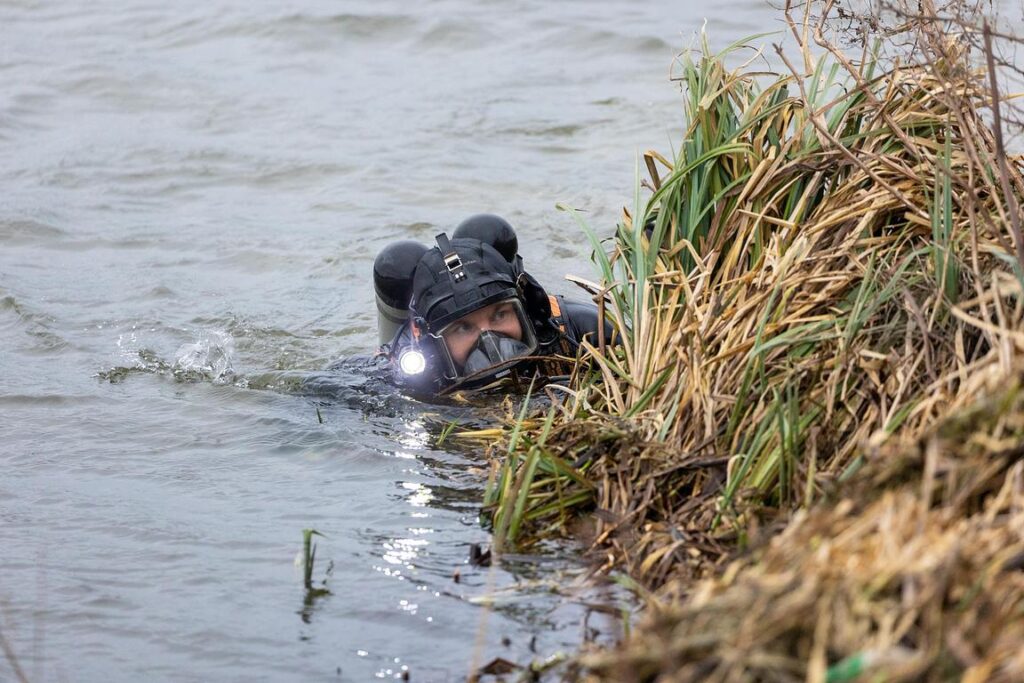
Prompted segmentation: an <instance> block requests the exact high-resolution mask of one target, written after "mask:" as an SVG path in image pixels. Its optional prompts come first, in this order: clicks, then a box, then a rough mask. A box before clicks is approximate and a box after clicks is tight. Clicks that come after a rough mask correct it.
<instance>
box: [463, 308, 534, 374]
mask: <svg viewBox="0 0 1024 683" xmlns="http://www.w3.org/2000/svg"><path fill="white" fill-rule="evenodd" d="M488 330H491V331H493V332H497V333H498V334H503V335H505V336H506V337H510V338H512V339H516V340H518V341H522V339H523V327H522V325H520V324H519V316H518V315H516V307H515V304H514V303H512V302H511V301H499V302H498V303H496V304H491V305H490V306H485V307H483V308H481V309H479V310H476V311H473V312H472V313H469V314H467V315H464V316H462V317H461V318H459V319H458V320H456V321H455V322H453V323H452V324H451V325H449V326H448V327H447V328H445V331H444V342H445V345H446V346H447V347H448V352H449V353H450V354H451V356H452V360H453V361H455V362H456V363H457V364H458V365H459V366H462V365H465V364H466V358H467V356H469V352H470V351H471V350H472V349H473V346H475V345H476V340H477V339H479V338H480V335H481V334H482V333H484V332H487V331H488Z"/></svg>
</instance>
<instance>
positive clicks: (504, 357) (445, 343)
mask: <svg viewBox="0 0 1024 683" xmlns="http://www.w3.org/2000/svg"><path fill="white" fill-rule="evenodd" d="M432 336H434V337H435V339H436V340H437V343H438V346H439V347H440V348H441V349H442V351H443V355H444V360H445V362H446V364H447V366H448V368H447V369H448V371H449V372H448V376H449V377H451V378H452V379H453V380H454V382H456V383H463V382H469V381H474V382H475V381H480V380H495V379H500V378H501V377H504V376H505V375H507V374H508V373H509V372H510V371H511V367H512V366H513V365H515V364H516V363H518V362H519V361H521V360H522V359H523V358H525V357H527V356H530V355H532V354H533V353H534V352H535V351H536V350H537V338H536V336H535V335H534V332H533V325H532V324H530V320H529V318H528V317H527V315H526V312H525V311H524V310H523V305H522V302H521V301H520V300H519V299H518V298H517V297H510V298H507V299H503V300H500V301H497V302H494V303H491V304H488V305H486V306H482V307H481V308H479V309H477V310H475V311H472V312H470V313H468V314H466V315H464V316H463V317H461V318H459V319H458V320H456V321H454V322H452V323H450V324H449V325H447V326H445V327H444V328H443V329H442V330H440V331H439V333H437V334H436V335H432Z"/></svg>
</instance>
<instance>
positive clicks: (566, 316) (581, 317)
mask: <svg viewBox="0 0 1024 683" xmlns="http://www.w3.org/2000/svg"><path fill="white" fill-rule="evenodd" d="M553 298H554V299H555V300H556V302H557V307H558V311H559V314H558V315H557V316H556V318H557V320H556V322H560V323H561V324H562V325H563V326H564V327H565V330H564V334H565V335H566V336H567V337H568V338H569V339H570V341H572V342H573V343H574V344H579V343H580V342H581V341H583V340H584V339H586V340H587V341H589V342H590V343H591V344H594V345H596V344H597V343H598V338H599V335H598V329H599V328H598V325H599V311H598V308H597V304H595V303H592V302H583V301H575V300H573V299H569V298H567V297H564V296H557V295H556V296H555V297H553ZM612 333H613V329H612V325H611V323H610V322H609V321H608V320H607V318H606V319H605V321H604V338H605V343H613V339H612Z"/></svg>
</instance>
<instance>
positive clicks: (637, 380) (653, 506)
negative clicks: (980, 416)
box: [487, 5, 1024, 582]
mask: <svg viewBox="0 0 1024 683" xmlns="http://www.w3.org/2000/svg"><path fill="white" fill-rule="evenodd" d="M830 7H831V5H830ZM792 28H793V31H794V34H795V35H797V36H799V37H803V39H804V41H805V42H804V43H803V44H802V46H801V51H802V53H801V55H800V60H798V61H799V63H800V64H801V65H802V66H803V68H800V69H796V68H794V67H793V66H792V62H791V60H789V59H788V58H786V57H785V56H784V53H783V52H782V51H781V50H779V53H780V54H783V58H782V62H783V64H785V65H786V68H787V69H788V70H789V72H788V73H785V72H783V73H778V74H766V73H763V72H757V71H754V70H752V69H751V68H750V66H749V64H750V63H748V64H747V65H745V66H742V67H740V68H739V69H734V70H729V69H728V68H726V66H725V59H726V58H727V57H728V56H729V55H730V54H732V53H734V52H736V51H737V50H739V49H741V47H742V45H741V44H736V45H733V46H730V47H729V48H728V49H727V50H725V51H723V52H720V53H717V54H716V53H713V52H712V50H711V49H710V48H709V46H708V42H707V40H706V39H702V41H701V48H702V49H701V50H700V52H698V53H696V54H693V53H685V54H683V55H682V56H680V57H679V59H678V61H677V64H676V68H675V70H674V76H673V78H674V80H676V81H678V82H679V83H680V84H681V86H682V88H683V91H684V107H685V113H686V126H685V128H684V130H683V131H682V133H681V138H682V139H681V142H680V144H679V145H678V149H677V150H676V151H675V153H674V156H673V158H671V159H669V158H666V157H665V156H664V155H662V154H660V153H658V152H656V151H650V152H647V153H645V154H644V155H643V156H642V162H641V161H638V163H637V169H638V173H637V182H636V186H635V187H636V189H635V197H634V205H633V207H632V209H631V210H626V211H624V212H623V217H622V220H621V221H620V223H619V224H618V225H617V227H616V229H615V233H614V235H613V237H612V238H611V239H610V240H602V239H601V238H600V236H599V232H598V231H597V230H596V229H594V228H593V227H592V226H590V225H589V224H588V223H587V222H586V220H584V218H583V217H582V215H581V214H580V213H579V212H577V211H575V210H573V209H571V208H568V207H564V206H563V207H561V208H563V209H564V210H565V211H567V212H568V214H569V215H570V216H571V217H572V219H573V220H574V221H575V222H576V223H577V224H578V225H579V227H580V229H581V230H582V232H583V233H584V234H585V235H586V236H587V238H588V239H589V241H590V243H591V246H592V247H593V250H594V261H595V264H596V266H597V270H598V277H599V279H600V280H601V282H600V284H599V285H598V287H597V290H596V295H597V297H598V299H599V300H601V301H602V305H603V308H604V311H605V314H606V316H607V317H608V319H609V320H610V321H611V322H612V323H613V325H614V326H615V328H616V330H617V334H618V335H619V337H620V340H621V344H620V345H619V346H617V347H616V348H614V349H612V350H606V351H605V352H604V353H602V352H601V350H600V349H599V348H598V347H597V346H595V345H594V344H596V342H595V343H592V344H584V349H585V353H584V356H583V359H582V363H583V368H582V369H581V370H580V371H578V372H577V373H576V375H575V376H574V377H575V378H576V379H575V381H574V383H573V385H572V386H571V387H570V391H568V392H565V393H564V395H565V397H566V398H565V399H564V401H562V402H561V403H560V404H559V405H556V406H555V407H554V408H552V409H551V411H550V412H549V413H548V414H547V416H546V418H545V419H544V421H543V426H542V427H541V428H540V431H539V433H538V432H537V431H532V430H524V429H519V428H517V429H516V430H515V431H514V432H513V438H512V444H511V446H510V448H509V451H508V456H507V457H506V458H505V459H504V460H503V462H501V463H500V464H499V465H496V470H495V476H494V485H493V486H492V487H490V488H489V490H488V498H487V510H488V511H489V512H490V513H491V514H492V516H493V520H494V526H495V529H496V530H499V531H500V532H501V533H500V534H499V537H500V538H501V539H502V540H503V541H504V542H508V543H517V542H522V541H523V540H525V539H529V538H532V537H535V536H536V535H537V534H543V533H549V532H551V531H556V532H557V531H562V530H564V528H565V523H566V521H567V520H568V519H571V518H572V516H573V514H574V513H575V512H577V511H580V510H584V509H593V508H595V507H596V508H597V509H598V510H599V511H600V513H599V515H598V517H597V522H596V523H597V533H596V539H597V541H598V542H606V543H611V544H612V545H613V546H615V547H616V548H617V549H618V550H619V551H620V552H619V554H618V556H619V559H620V561H622V562H624V563H625V564H626V565H627V567H628V568H630V569H633V570H635V571H638V572H640V573H641V574H642V575H643V576H645V577H647V578H649V579H650V580H652V581H655V582H656V581H660V580H661V579H663V578H664V577H665V576H666V575H667V573H668V572H669V571H679V570H680V568H681V567H682V568H683V569H684V570H685V567H687V566H690V564H692V563H690V562H689V561H688V559H687V554H686V552H684V550H685V547H686V545H687V544H686V543H682V542H681V541H679V538H682V537H685V538H689V539H691V541H693V539H696V538H703V539H705V540H704V541H702V543H703V545H702V547H704V548H706V549H710V550H708V551H707V552H708V553H709V554H711V555H714V549H715V548H719V547H721V546H720V542H721V541H722V539H723V538H724V537H725V536H727V535H728V534H730V533H740V531H739V530H740V529H741V528H742V527H743V526H744V525H745V524H746V523H747V522H749V521H750V520H751V514H753V513H754V512H756V511H758V510H762V511H763V510H769V509H786V508H791V507H793V506H799V505H800V504H803V503H808V502H811V501H813V500H815V499H817V498H819V497H820V496H821V495H822V494H823V493H824V492H825V491H826V490H828V489H829V487H830V486H832V485H833V484H835V483H836V482H837V481H838V480H839V479H840V478H841V476H842V474H843V473H844V472H848V471H850V468H851V467H854V466H855V463H857V462H859V459H860V458H861V456H862V454H863V451H864V448H866V447H867V445H870V444H877V443H879V442H881V441H884V440H885V439H887V438H890V437H893V436H896V435H899V434H903V433H915V432H917V431H919V430H920V429H922V428H923V427H925V426H927V425H929V424H931V423H933V422H934V421H935V420H936V419H937V417H938V416H939V415H941V414H942V412H943V411H944V410H945V409H947V408H948V407H949V406H950V405H952V404H953V403H955V402H956V401H957V400H958V397H959V396H960V395H962V394H963V393H964V392H966V391H971V390H972V387H974V386H975V383H974V382H972V377H973V376H974V375H976V374H977V373H979V372H989V371H992V372H994V371H996V369H997V368H999V367H1005V366H1006V363H1007V362H1008V360H1007V359H1008V357H1009V356H1008V354H1007V351H1006V349H1007V348H1008V347H1013V348H1017V347H1019V346H1022V345H1024V335H1022V334H1019V333H1016V332H1009V331H1007V330H1009V329H1011V328H1013V329H1016V327H1017V326H1019V323H1020V321H1021V319H1022V316H1024V310H1022V309H1024V306H1022V301H1024V296H1022V294H1021V281H1022V280H1021V277H1020V275H1021V269H1020V268H1019V266H1017V265H1015V258H1014V256H1015V253H1016V246H1017V245H1016V243H1015V239H1016V237H1015V235H1014V232H1013V229H1012V228H1013V226H1012V225H1011V223H1012V221H1011V219H1010V217H1008V215H1007V212H1006V211H1005V210H1004V208H1003V207H1004V206H1008V205H1014V201H1016V202H1017V204H1018V205H1019V203H1020V202H1019V196H1018V197H1016V198H1015V199H1014V200H1013V201H1009V200H1007V198H1006V197H1004V196H1003V189H1001V188H1004V187H1008V188H1011V190H1012V192H1014V193H1015V194H1016V195H1021V194H1022V193H1024V179H1022V175H1021V164H1020V161H1019V159H1018V160H1016V164H1015V165H1010V166H1008V169H1009V170H1008V171H1006V173H1008V174H1009V178H1008V179H1007V180H1006V181H1005V182H999V181H997V180H996V179H995V178H993V177H992V174H993V171H992V170H991V169H992V168H993V167H994V165H993V164H992V163H991V160H992V159H994V158H996V150H995V143H994V140H993V135H992V133H991V132H990V130H989V128H988V126H987V124H986V118H985V117H984V116H983V115H982V111H983V109H984V108H985V107H986V106H987V104H988V102H989V100H988V97H987V94H986V91H985V88H984V85H985V81H984V78H982V75H981V74H979V73H978V72H977V71H974V70H972V68H971V66H970V62H969V60H967V58H966V56H965V55H964V54H962V52H958V51H957V46H956V43H955V42H950V41H946V42H944V43H940V41H936V42H935V43H934V44H935V45H940V44H941V45H942V46H944V47H943V49H945V50H947V52H946V53H944V56H943V58H942V59H937V58H934V54H933V55H932V59H931V61H929V60H927V59H926V60H924V61H923V62H921V63H913V62H910V63H907V62H903V63H897V62H893V61H884V60H882V57H881V56H880V52H879V50H880V47H879V46H880V43H878V42H875V43H873V44H871V45H870V46H869V47H866V48H865V49H864V50H863V54H862V59H860V60H858V61H857V62H856V63H855V62H853V61H851V60H849V59H847V58H846V57H845V56H844V55H843V54H842V52H841V51H839V50H838V49H832V48H833V47H834V46H832V45H831V44H828V43H824V45H825V46H826V47H827V48H829V49H826V50H825V51H824V53H822V52H821V51H820V50H812V49H811V47H810V46H809V45H808V44H807V42H806V41H807V40H809V38H808V36H810V35H812V34H813V35H814V36H816V37H818V38H820V35H821V34H820V31H811V30H810V29H809V28H808V29H806V30H805V29H804V28H803V27H802V26H801V25H799V24H794V25H793V26H792ZM641 168H642V169H644V170H645V171H646V173H647V174H648V176H649V177H646V178H641V176H640V169H641ZM986 178H988V180H984V179H986ZM978 180H984V182H983V184H982V186H981V187H980V188H979V186H978V182H977V181H978ZM1008 345H1009V346H1008ZM521 417H522V418H523V419H525V418H526V417H527V415H526V413H523V415H522V416H521ZM724 520H727V521H728V522H729V523H728V524H725V525H722V522H723V521H724ZM627 531H628V532H629V533H626V532H627ZM624 539H629V540H628V541H627V540H624ZM655 551H656V552H657V553H658V554H657V558H656V559H655V560H653V561H650V557H645V553H648V552H655ZM702 552H703V551H702Z"/></svg>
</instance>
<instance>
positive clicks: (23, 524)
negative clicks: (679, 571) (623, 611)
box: [0, 0, 778, 681]
mask: <svg viewBox="0 0 1024 683" xmlns="http://www.w3.org/2000/svg"><path fill="white" fill-rule="evenodd" d="M705 18H706V19H707V21H708V29H709V32H710V35H711V38H712V41H713V43H714V44H718V45H722V46H724V45H726V44H728V43H729V42H732V41H733V40H735V39H736V38H738V37H741V36H744V35H748V34H751V33H755V32H759V31H764V30H771V29H773V28H776V27H777V26H778V21H777V16H776V13H775V12H774V11H772V10H770V9H769V8H768V7H767V5H766V4H765V3H762V2H760V0H737V1H736V2H731V3H710V2H707V3H698V2H693V3H680V2H667V1H666V2H660V1H659V2H645V3H634V2H626V1H625V0H620V1H604V2H600V1H598V2H562V3H549V2H528V1H525V0H506V1H504V2H489V1H488V2H468V1H467V0H453V1H448V2H428V3H411V2H395V1H393V0H380V1H378V2H373V3H355V2H312V1H311V2H303V3H290V4H288V5H287V6H284V5H282V4H280V3H254V2H240V1H238V2H236V1H232V0H211V1H209V2H176V3H166V2H154V1H151V0H120V1H118V2H113V1H109V0H108V1H97V2H91V3H81V2H67V1H63V0H46V1H45V2H43V1H40V2H32V1H29V0H21V1H18V0H8V2H5V3H3V5H2V6H0V149H2V154H0V416H2V417H0V466H2V468H3V476H2V479H0V547H2V549H3V552H2V559H0V629H2V634H3V636H4V637H5V638H6V639H7V641H8V642H9V643H10V646H11V648H12V649H13V651H14V652H15V653H16V654H17V655H18V659H19V661H20V662H21V665H22V667H23V669H24V672H25V674H26V675H27V676H28V678H29V679H30V680H32V681H50V680H53V681H64V680H68V681H78V680H81V681H120V680H126V681H127V680H182V681H188V680H196V681H208V680H225V681H228V680H231V681H234V680H237V681H242V680H246V681H248V680H282V681H287V680H295V681H300V680H301V681H310V680H366V679H371V678H373V677H374V676H377V677H383V678H394V677H400V676H401V675H402V672H403V671H405V670H408V672H409V676H410V679H411V680H419V681H428V680H452V679H459V678H461V677H464V676H465V675H466V673H467V672H468V671H469V670H470V669H469V667H470V662H471V661H472V660H473V658H474V652H475V651H476V652H478V654H477V655H476V656H477V661H478V663H483V662H486V661H488V660H490V659H493V658H494V657H498V656H501V657H505V658H507V659H510V660H514V661H520V662H522V661H526V660H528V659H530V658H534V657H538V658H539V657H545V656H547V655H550V654H551V653H553V652H555V651H556V650H558V649H566V648H569V647H571V646H572V645H573V644H574V643H578V642H579V640H580V638H581V636H582V635H583V633H584V628H585V627H584V618H585V616H586V614H587V610H586V608H585V606H584V605H583V604H581V603H582V602H583V601H585V600H595V599H597V598H595V596H594V595H593V593H592V592H591V593H581V592H579V591H576V590H574V589H573V585H574V583H575V582H576V581H577V580H578V578H579V577H580V575H581V574H582V573H584V572H585V570H586V568H585V567H584V566H583V565H582V564H580V563H579V561H578V560H576V559H574V556H575V555H576V554H577V553H576V551H575V550H574V549H573V548H566V547H562V548H557V547H556V548H550V549H548V550H547V551H545V552H544V553H542V554H539V555H535V556H530V557H521V558H514V559H512V560H510V561H509V562H507V563H505V565H504V566H503V567H502V568H501V569H498V570H493V571H488V570H486V569H481V568H475V567H471V566H469V565H468V564H467V563H466V558H467V550H468V546H469V544H470V543H486V542H487V541H488V534H487V532H486V531H485V530H484V529H482V528H481V527H480V526H479V524H478V520H477V512H478V505H479V504H478V501H479V497H480V493H481V490H482V486H483V480H484V475H483V473H482V471H481V468H482V467H484V466H485V465H486V462H485V460H484V458H483V456H482V454H477V453H475V452H474V451H472V450H466V451H461V452H460V451H455V452H453V451H450V450H447V449H446V448H439V447H436V446H435V445H434V444H435V443H436V440H437V435H438V432H439V430H440V428H441V427H442V426H443V425H444V424H445V423H446V422H447V421H449V420H451V419H456V418H457V419H462V420H466V419H475V420H484V419H486V416H485V415H481V414H479V413H478V412H477V411H473V410H461V411H453V410H452V409H443V408H441V409H439V408H438V407H435V406H425V405H422V404H416V403H414V402H411V401H407V400H404V399H401V398H400V397H394V396H387V395H380V394H379V393H375V390H374V388H373V387H369V386H366V380H365V377H362V376H361V375H360V374H359V373H358V372H354V371H353V372H350V373H343V374H339V375H337V376H336V377H334V378H333V384H334V386H335V390H334V391H332V392H330V393H329V394H325V395H319V396H309V395H304V394H301V393H297V392H296V387H297V386H298V383H299V380H300V379H301V377H303V374H304V373H310V372H315V371H317V370H319V369H321V368H323V367H324V366H325V365H326V364H327V363H328V362H329V361H330V360H332V359H334V358H337V357H339V356H346V355H352V354H357V353H365V352H367V351H369V350H371V349H372V348H373V346H374V344H375V314H374V309H373V302H372V286H371V284H370V281H369V272H370V266H371V263H372V260H373V257H374V255H375V254H376V252H377V250H378V249H380V248H381V247H382V246H384V245H385V244H387V243H388V242H389V241H391V240H394V239H396V238H400V237H413V238H418V239H421V240H425V241H426V240H431V239H432V237H433V235H434V234H435V233H437V232H439V231H440V230H442V229H448V230H450V229H451V228H452V227H453V226H454V225H455V224H456V223H457V222H458V221H459V220H461V219H462V218H464V217H465V216H467V215H469V214H471V213H476V212H480V211H492V212H496V213H500V214H502V215H504V216H506V217H507V218H508V219H509V220H511V221H512V222H513V224H514V225H515V226H516V227H517V229H518V230H519V232H520V244H521V245H522V252H523V254H524V256H525V258H526V263H527V265H528V267H530V269H531V270H532V271H534V272H535V273H536V274H538V275H539V277H540V279H541V280H542V281H543V282H544V283H545V284H547V285H549V286H550V288H551V289H553V290H554V291H558V292H562V293H569V292H570V289H569V286H568V285H566V284H564V283H562V282H560V278H559V276H560V275H561V274H562V273H566V272H576V273H579V274H582V275H584V276H589V275H590V270H589V266H588V264H587V262H586V259H587V248H586V246H585V244H584V242H583V241H582V240H581V239H580V235H579V233H578V232H577V229H576V228H575V227H574V226H573V224H572V222H571V221H570V220H569V219H568V218H567V217H566V216H565V215H564V214H560V213H558V212H557V211H556V210H555V208H554V206H555V203H556V202H567V203H570V204H573V205H576V206H578V207H580V208H583V209H585V210H586V211H587V212H588V216H589V217H590V220H591V221H592V223H593V224H594V225H595V226H597V227H598V228H599V229H601V230H603V231H604V232H605V233H607V232H608V231H609V229H610V227H611V226H612V225H613V224H614V222H615V219H616V215H617V212H618V208H619V207H621V206H622V205H623V204H625V203H628V202H629V201H630V200H629V199H628V198H629V196H630V195H631V192H632V184H633V173H634V163H635V155H636V153H637V151H642V150H643V149H646V148H649V147H657V148H659V149H662V150H667V149H668V148H669V144H670V141H671V140H678V135H679V133H678V130H677V127H678V126H677V123H678V121H679V98H678V93H677V90H676V88H675V87H674V86H673V85H672V84H671V83H669V82H668V80H667V75H668V70H669V65H670V62H671V59H672V57H673V55H674V54H675V53H676V52H677V51H678V50H679V49H681V48H682V47H684V46H686V45H687V44H689V43H690V42H691V39H692V36H693V34H694V33H695V32H696V31H698V30H699V29H700V27H701V25H702V23H703V21H704V20H705ZM318 411H319V412H318ZM321 420H322V422H321ZM304 528H316V529H318V530H320V531H321V532H323V533H324V534H325V535H326V538H321V539H319V549H318V553H317V563H316V567H315V572H314V578H315V579H316V580H317V581H318V582H319V581H322V580H324V579H325V578H326V579H327V585H328V587H329V588H330V590H331V591H332V594H331V595H328V596H325V597H321V598H318V599H316V600H307V599H306V593H305V590H304V588H303V585H302V577H301V570H299V569H297V568H296V567H295V565H294V563H293V560H294V558H295V556H296V553H297V552H298V550H299V549H300V546H301V532H302V529H304ZM329 565H331V566H332V567H333V568H332V570H331V573H330V575H329V576H328V574H327V572H328V566H329ZM456 569H458V570H459V571H460V573H461V578H462V580H461V582H459V583H456V582H454V581H453V579H452V575H453V572H454V571H455V570H456ZM488 596H491V597H493V598H494V599H495V601H496V607H495V609H494V611H493V612H490V613H487V611H486V610H484V609H483V608H482V607H481V603H482V602H485V601H486V598H487V597H488ZM587 625H588V627H596V628H597V629H599V630H600V631H602V633H604V634H605V635H606V636H608V635H612V633H613V631H614V628H615V626H614V624H613V623H610V622H608V621H607V620H606V619H605V618H603V617H599V616H594V617H591V618H590V619H589V621H588V622H587ZM12 676H13V672H12V670H11V668H10V665H9V663H7V662H6V661H3V660H2V659H0V679H3V680H8V679H10V678H12Z"/></svg>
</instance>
